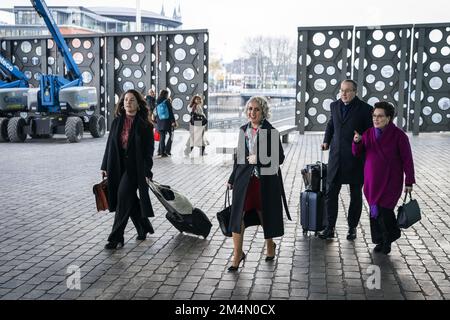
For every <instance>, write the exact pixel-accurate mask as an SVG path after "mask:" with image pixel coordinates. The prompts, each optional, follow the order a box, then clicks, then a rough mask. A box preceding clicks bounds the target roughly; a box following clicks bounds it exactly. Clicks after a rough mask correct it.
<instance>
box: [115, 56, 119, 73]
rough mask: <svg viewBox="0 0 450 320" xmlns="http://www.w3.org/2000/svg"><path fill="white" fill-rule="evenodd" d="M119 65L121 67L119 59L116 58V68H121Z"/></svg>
mask: <svg viewBox="0 0 450 320" xmlns="http://www.w3.org/2000/svg"><path fill="white" fill-rule="evenodd" d="M119 67H120V62H119V59H117V58H114V70H117V69H119Z"/></svg>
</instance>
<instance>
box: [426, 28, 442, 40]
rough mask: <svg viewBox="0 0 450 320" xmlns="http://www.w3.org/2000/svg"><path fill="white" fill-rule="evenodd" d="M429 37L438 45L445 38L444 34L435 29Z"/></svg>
mask: <svg viewBox="0 0 450 320" xmlns="http://www.w3.org/2000/svg"><path fill="white" fill-rule="evenodd" d="M428 37H429V38H430V41H431V42H434V43H438V42H439V41H441V40H442V38H443V34H442V31H441V30H439V29H434V30H432V31H431V32H430V34H429V35H428Z"/></svg>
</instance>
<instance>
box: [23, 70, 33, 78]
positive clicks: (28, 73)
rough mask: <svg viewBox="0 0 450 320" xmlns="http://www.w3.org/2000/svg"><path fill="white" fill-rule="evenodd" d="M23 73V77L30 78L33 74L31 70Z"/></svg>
mask: <svg viewBox="0 0 450 320" xmlns="http://www.w3.org/2000/svg"><path fill="white" fill-rule="evenodd" d="M24 74H25V77H27V79H31V77H32V76H33V74H32V73H31V71H25V72H24Z"/></svg>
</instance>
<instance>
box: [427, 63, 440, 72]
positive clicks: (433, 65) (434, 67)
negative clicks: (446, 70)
mask: <svg viewBox="0 0 450 320" xmlns="http://www.w3.org/2000/svg"><path fill="white" fill-rule="evenodd" d="M439 69H441V65H440V64H439V62H437V61H434V62H432V63H431V64H430V70H431V71H432V72H438V71H439Z"/></svg>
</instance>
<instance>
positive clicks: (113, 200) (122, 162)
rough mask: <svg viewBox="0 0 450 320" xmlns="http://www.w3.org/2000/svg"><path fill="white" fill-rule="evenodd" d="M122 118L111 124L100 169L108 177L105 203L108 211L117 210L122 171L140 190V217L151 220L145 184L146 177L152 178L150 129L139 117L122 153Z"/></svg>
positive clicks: (151, 213) (151, 131) (151, 136)
mask: <svg viewBox="0 0 450 320" xmlns="http://www.w3.org/2000/svg"><path fill="white" fill-rule="evenodd" d="M124 119H125V116H124V115H122V116H119V117H116V118H115V119H114V120H113V123H112V124H111V131H110V132H109V136H108V142H107V143H106V149H105V154H104V155H103V162H102V166H101V170H105V171H106V172H107V174H108V204H109V211H111V212H112V211H116V207H117V191H118V189H119V184H120V179H121V177H122V174H123V172H125V170H126V171H127V173H128V175H129V177H130V179H132V180H133V181H135V182H136V184H137V185H138V189H139V199H140V207H141V214H142V216H144V217H153V216H154V214H153V208H152V204H151V202H150V197H149V195H148V185H147V182H146V180H145V178H146V177H147V178H150V179H152V178H153V174H152V171H151V170H152V167H153V151H154V148H155V142H154V139H153V128H152V126H151V125H150V124H149V123H148V121H147V120H144V119H143V118H141V117H140V116H139V115H136V118H135V119H134V121H133V125H132V127H131V131H130V134H129V138H128V148H127V152H126V155H127V157H125V158H124V153H123V151H122V147H121V144H120V134H121V132H122V128H123V123H124Z"/></svg>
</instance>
